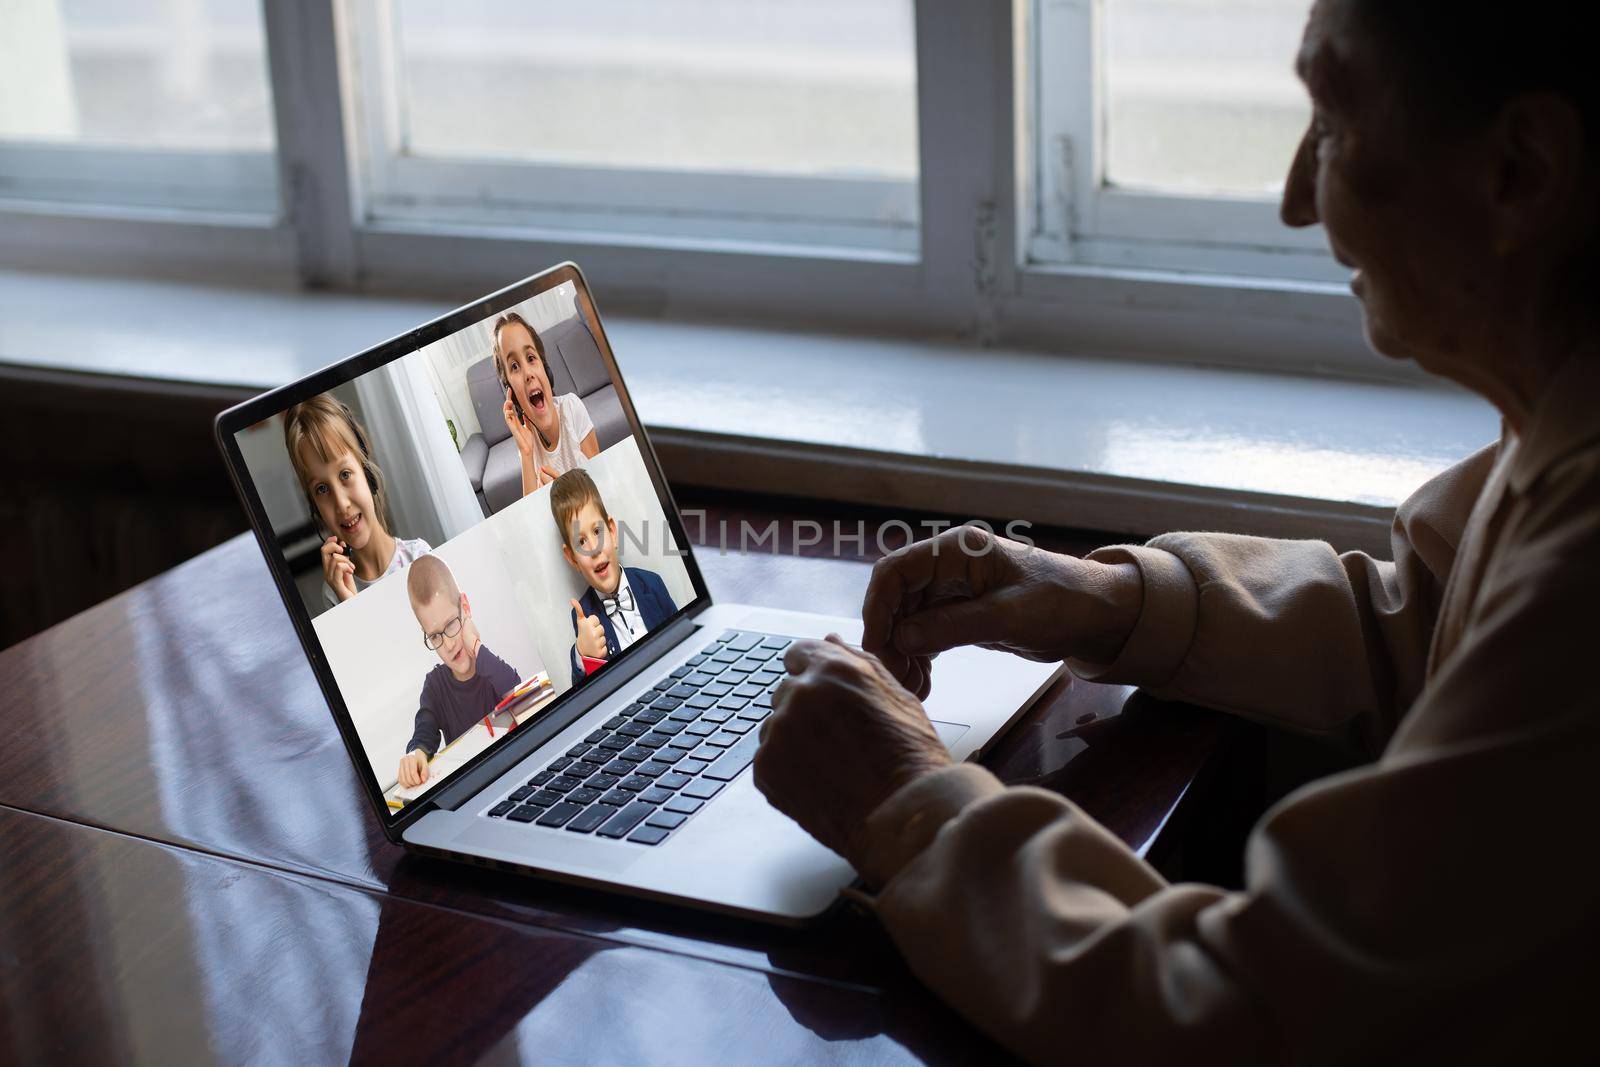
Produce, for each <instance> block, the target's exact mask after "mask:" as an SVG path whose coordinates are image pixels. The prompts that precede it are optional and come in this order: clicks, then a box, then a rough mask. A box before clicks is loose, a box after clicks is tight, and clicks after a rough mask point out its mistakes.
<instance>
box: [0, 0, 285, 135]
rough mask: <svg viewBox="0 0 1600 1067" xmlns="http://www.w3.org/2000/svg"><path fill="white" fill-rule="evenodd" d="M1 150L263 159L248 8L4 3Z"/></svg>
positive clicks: (255, 44) (259, 59)
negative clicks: (78, 149)
mask: <svg viewBox="0 0 1600 1067" xmlns="http://www.w3.org/2000/svg"><path fill="white" fill-rule="evenodd" d="M5 23H6V25H5V29H4V32H0V140H6V141H21V142H33V143H43V144H60V145H76V146H85V147H97V148H101V147H103V148H131V149H138V150H141V151H150V150H163V149H186V150H199V151H208V152H215V151H241V150H246V151H249V150H253V151H262V150H268V151H270V150H271V148H272V146H273V141H274V137H273V125H272V107H271V98H270V95H269V92H268V89H267V81H268V80H267V67H266V50H265V47H264V44H263V36H262V28H261V9H260V5H259V3H258V0H162V2H160V3H137V4H129V3H124V2H122V0H11V2H10V3H8V4H7V5H6V14H5Z"/></svg>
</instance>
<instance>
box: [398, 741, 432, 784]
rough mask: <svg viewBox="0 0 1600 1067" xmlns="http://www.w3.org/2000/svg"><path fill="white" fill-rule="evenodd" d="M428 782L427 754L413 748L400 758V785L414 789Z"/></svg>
mask: <svg viewBox="0 0 1600 1067" xmlns="http://www.w3.org/2000/svg"><path fill="white" fill-rule="evenodd" d="M427 780H428V754H427V753H426V752H424V751H422V749H420V748H414V749H412V750H411V751H410V752H407V753H406V754H405V755H404V756H401V757H400V784H401V785H402V786H404V787H405V788H407V789H415V788H416V787H417V786H419V785H421V784H422V783H423V782H426V781H427Z"/></svg>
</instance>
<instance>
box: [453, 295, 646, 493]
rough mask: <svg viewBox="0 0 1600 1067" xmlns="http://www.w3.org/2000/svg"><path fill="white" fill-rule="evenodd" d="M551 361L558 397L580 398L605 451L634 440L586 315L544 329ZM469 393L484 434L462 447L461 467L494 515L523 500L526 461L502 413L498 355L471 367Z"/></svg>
mask: <svg viewBox="0 0 1600 1067" xmlns="http://www.w3.org/2000/svg"><path fill="white" fill-rule="evenodd" d="M539 340H540V341H542V342H543V343H544V353H545V358H546V360H547V361H548V362H549V364H550V375H551V377H552V378H553V379H554V380H553V381H552V382H551V383H550V385H551V387H552V388H554V389H555V392H556V395H557V396H560V395H561V394H563V393H577V394H578V396H579V397H580V398H581V399H582V400H583V406H584V407H585V408H587V409H588V411H589V417H590V418H591V419H593V420H594V431H595V437H596V438H597V439H598V440H599V442H600V447H601V449H606V448H610V447H611V446H612V445H614V444H616V443H617V442H618V441H620V440H622V439H623V438H624V437H626V436H628V420H627V418H626V416H624V415H623V413H622V402H621V401H620V400H618V399H617V388H616V386H614V385H612V384H611V378H610V376H609V375H608V374H607V373H606V365H605V360H604V359H602V358H601V356H600V346H599V345H598V344H596V343H595V339H594V334H593V333H591V332H590V331H589V324H588V323H586V322H585V321H584V320H583V318H582V316H579V315H574V316H573V317H572V318H570V319H567V320H565V321H564V322H559V323H557V324H556V325H554V326H552V327H550V328H549V329H548V330H541V331H540V333H539ZM467 390H468V392H469V393H470V394H471V395H472V409H473V411H474V412H475V413H476V414H477V416H478V426H479V427H480V428H481V430H482V432H481V433H475V434H473V435H472V436H471V437H469V438H467V443H466V444H465V445H463V446H462V448H461V463H462V465H463V466H465V467H466V470H467V477H468V478H469V479H470V480H471V481H472V490H473V492H475V493H477V494H478V502H479V503H480V504H482V505H483V508H484V512H485V514H491V515H492V514H494V513H495V512H497V511H499V510H500V509H502V508H504V507H505V506H506V505H508V504H512V503H514V502H516V500H517V499H518V498H519V497H521V496H522V460H521V457H519V456H518V455H517V443H516V442H515V441H513V440H512V439H511V431H510V430H509V429H507V428H506V420H505V417H504V415H503V414H502V413H501V409H502V407H503V405H504V404H505V400H506V394H505V391H504V390H503V389H501V388H500V380H499V378H498V377H497V376H496V375H495V371H494V356H493V355H488V356H485V357H484V358H483V359H480V360H479V361H478V362H476V363H474V364H472V366H470V367H468V368H467Z"/></svg>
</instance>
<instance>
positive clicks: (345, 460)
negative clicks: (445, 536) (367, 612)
mask: <svg viewBox="0 0 1600 1067" xmlns="http://www.w3.org/2000/svg"><path fill="white" fill-rule="evenodd" d="M283 443H284V446H285V447H287V448H288V450H289V462H290V463H291V464H293V466H294V472H295V474H296V476H298V478H299V479H300V487H301V488H302V489H304V490H305V494H306V500H307V502H308V503H309V504H310V505H311V520H312V522H314V523H315V524H316V527H317V533H318V535H320V536H321V537H322V549H321V552H322V576H323V579H324V581H325V584H324V586H323V589H322V595H323V599H324V600H326V601H327V603H328V606H329V607H334V606H337V605H338V604H340V603H342V602H343V601H346V600H349V599H350V598H351V597H353V596H355V595H356V594H357V593H359V592H360V591H361V590H363V589H365V588H366V587H367V586H369V585H371V584H372V583H373V582H375V581H377V580H378V579H379V578H382V577H383V576H384V575H386V574H392V573H393V572H395V571H398V570H402V569H404V568H405V566H406V564H408V563H410V562H411V561H412V560H414V559H416V558H417V557H418V556H421V555H425V554H427V553H428V552H430V551H432V549H431V548H430V547H429V545H428V542H426V541H424V540H422V539H421V538H416V539H413V540H409V541H408V540H402V539H400V538H397V537H395V536H394V535H393V534H391V533H390V532H389V498H388V496H387V494H386V493H385V491H384V486H383V471H381V470H379V469H378V464H377V463H376V462H374V461H373V458H372V447H371V445H370V444H369V443H368V438H367V431H366V427H364V426H362V425H361V421H360V420H359V419H357V418H356V417H355V415H354V413H352V412H351V410H350V409H349V408H348V407H346V406H345V405H344V404H343V403H341V402H340V401H339V400H338V399H336V398H335V397H334V396H333V395H332V394H331V393H323V394H321V395H320V396H314V397H312V398H311V399H310V400H307V401H306V402H305V403H303V404H296V405H295V406H294V407H292V408H290V409H289V410H288V411H286V412H284V416H283Z"/></svg>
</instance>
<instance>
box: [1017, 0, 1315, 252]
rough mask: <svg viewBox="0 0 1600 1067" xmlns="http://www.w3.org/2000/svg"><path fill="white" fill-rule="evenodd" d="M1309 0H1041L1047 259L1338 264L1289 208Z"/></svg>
mask: <svg viewBox="0 0 1600 1067" xmlns="http://www.w3.org/2000/svg"><path fill="white" fill-rule="evenodd" d="M1306 8H1307V5H1306V4H1305V3H1304V2H1302V0H1099V2H1096V3H1091V2H1088V0H1076V2H1067V0H1041V2H1040V3H1039V4H1038V6H1037V10H1036V18H1035V25H1034V27H1033V30H1034V32H1033V35H1032V60H1033V69H1034V71H1035V81H1034V87H1033V88H1034V92H1033V98H1034V101H1035V107H1036V113H1035V115H1034V123H1033V125H1032V129H1031V131H1030V132H1031V135H1032V155H1033V160H1032V162H1033V174H1032V179H1033V192H1034V197H1035V199H1034V200H1033V201H1032V202H1031V204H1030V205H1029V206H1030V208H1031V222H1032V232H1031V233H1030V235H1029V241H1028V256H1029V258H1030V259H1031V260H1033V261H1035V262H1039V263H1090V264H1102V265H1107V266H1118V267H1147V268H1166V269H1175V270H1200V271H1208V272H1215V273H1221V274H1237V275H1257V276H1265V277H1274V278H1306V279H1327V280H1331V281H1337V280H1339V279H1341V278H1342V277H1343V273H1342V272H1341V271H1340V270H1339V269H1338V267H1337V265H1336V264H1334V263H1333V262H1332V260H1331V258H1329V257H1328V255H1327V253H1326V251H1325V246H1324V241H1323V237H1322V234H1321V232H1320V229H1318V230H1311V231H1299V232H1296V231H1291V230H1289V229H1288V228H1287V227H1285V226H1283V225H1282V223H1281V222H1280V221H1279V220H1278V200H1279V197H1280V196H1281V193H1282V189H1283V177H1284V172H1285V171H1286V170H1287V168H1288V164H1289V160H1290V158H1291V157H1292V156H1293V154H1294V149H1295V146H1296V144H1297V143H1298V142H1299V139H1300V136H1301V134H1302V132H1303V131H1304V129H1305V126H1306V123H1307V121H1308V120H1309V118H1310V105H1309V103H1308V101H1307V98H1306V94H1305V91H1304V89H1303V88H1302V87H1301V85H1300V83H1299V81H1298V80H1297V79H1296V77H1295V75H1294V69H1293V58H1294V55H1295V53H1296V52H1297V51H1298V49H1299V42H1300V33H1301V30H1302V28H1303V26H1304V24H1305V17H1306Z"/></svg>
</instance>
